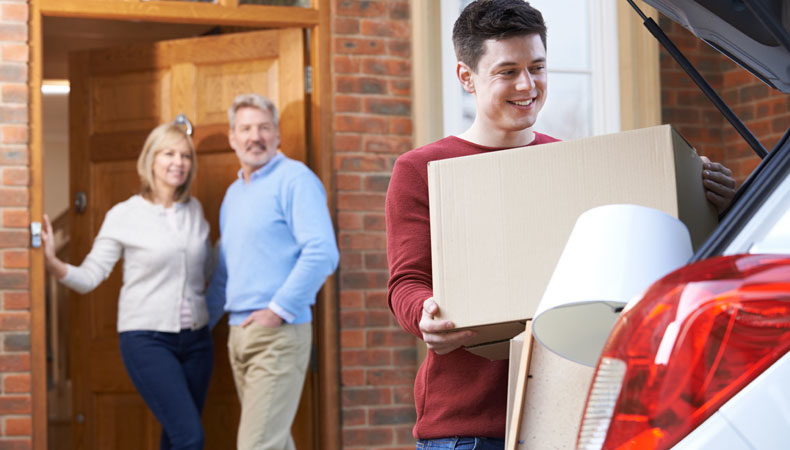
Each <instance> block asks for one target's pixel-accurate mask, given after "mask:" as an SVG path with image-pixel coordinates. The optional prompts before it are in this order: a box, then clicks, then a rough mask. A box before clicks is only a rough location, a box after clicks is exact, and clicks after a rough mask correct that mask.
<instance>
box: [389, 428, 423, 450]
mask: <svg viewBox="0 0 790 450" xmlns="http://www.w3.org/2000/svg"><path fill="white" fill-rule="evenodd" d="M393 431H394V432H395V443H396V444H402V445H405V446H408V447H406V448H408V449H409V450H411V449H412V448H414V447H415V445H416V443H417V441H416V440H415V439H414V435H412V426H411V425H409V426H404V427H393Z"/></svg>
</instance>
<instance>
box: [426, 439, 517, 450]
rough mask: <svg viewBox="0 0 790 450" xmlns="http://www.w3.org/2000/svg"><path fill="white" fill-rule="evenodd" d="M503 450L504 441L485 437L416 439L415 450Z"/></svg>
mask: <svg viewBox="0 0 790 450" xmlns="http://www.w3.org/2000/svg"><path fill="white" fill-rule="evenodd" d="M448 448H452V449H458V450H504V448H505V440H504V439H495V438H485V437H452V438H441V439H418V440H417V450H431V449H437V450H438V449H448Z"/></svg>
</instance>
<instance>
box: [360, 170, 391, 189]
mask: <svg viewBox="0 0 790 450" xmlns="http://www.w3.org/2000/svg"><path fill="white" fill-rule="evenodd" d="M389 183H390V176H389V174H387V175H367V176H365V190H366V191H368V192H387V187H388V186H389Z"/></svg>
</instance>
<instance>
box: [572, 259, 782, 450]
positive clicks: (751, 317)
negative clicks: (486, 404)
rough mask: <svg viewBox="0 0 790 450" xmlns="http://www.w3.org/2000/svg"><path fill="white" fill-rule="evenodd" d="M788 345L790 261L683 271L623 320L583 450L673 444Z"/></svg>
mask: <svg viewBox="0 0 790 450" xmlns="http://www.w3.org/2000/svg"><path fill="white" fill-rule="evenodd" d="M788 349H790V256H787V255H784V256H779V255H737V256H726V257H719V258H713V259H708V260H705V261H702V262H698V263H695V264H692V265H689V266H686V267H684V268H682V269H680V270H677V271H675V272H673V273H671V274H669V275H667V276H666V277H664V278H663V279H661V280H659V281H658V282H656V283H655V284H653V286H651V287H650V289H649V290H648V291H647V293H646V294H645V295H644V297H643V298H642V300H640V301H639V302H638V303H637V304H636V305H635V306H634V307H633V308H631V309H630V310H628V311H627V312H625V313H623V315H622V316H621V317H620V318H619V319H618V321H617V323H616V324H615V327H614V329H613V330H612V333H611V334H610V336H609V340H608V342H607V343H606V346H605V347H604V349H603V352H602V353H601V359H600V360H599V363H598V368H597V369H596V374H595V377H594V378H593V383H592V385H591V388H590V394H589V395H588V398H587V406H586V408H585V413H584V418H583V419H582V426H581V429H580V431H579V439H578V448H582V449H593V448H594V449H600V448H605V449H630V448H634V449H636V448H638V449H642V448H649V449H658V448H669V447H671V446H672V445H674V444H676V443H677V442H679V441H680V440H681V439H682V438H683V437H684V436H685V435H686V434H688V433H689V432H691V431H692V430H694V429H695V428H696V427H697V426H698V425H700V424H701V423H702V422H703V421H704V420H705V419H707V418H708V417H710V416H711V415H712V414H713V413H714V412H716V410H718V409H719V407H720V406H721V405H722V404H724V403H725V402H726V401H727V400H729V399H730V398H731V397H732V396H733V395H735V394H736V393H737V392H738V391H739V390H741V389H742V388H743V387H744V386H745V385H747V384H748V383H749V382H751V381H752V380H753V379H754V378H755V377H757V376H758V375H759V374H760V373H761V372H762V371H763V370H765V369H766V368H768V367H769V366H770V365H771V364H773V363H774V362H775V361H776V360H777V359H779V358H780V357H781V356H782V355H784V354H785V353H786V352H787V351H788ZM618 393H619V395H618Z"/></svg>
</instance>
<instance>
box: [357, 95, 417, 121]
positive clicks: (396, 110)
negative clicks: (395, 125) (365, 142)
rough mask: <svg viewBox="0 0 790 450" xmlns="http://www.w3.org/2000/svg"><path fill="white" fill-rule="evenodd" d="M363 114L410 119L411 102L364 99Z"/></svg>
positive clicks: (388, 99) (389, 99)
mask: <svg viewBox="0 0 790 450" xmlns="http://www.w3.org/2000/svg"><path fill="white" fill-rule="evenodd" d="M364 112H366V113H370V114H378V115H385V116H408V117H411V100H401V99H391V98H366V99H365V107H364Z"/></svg>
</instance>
